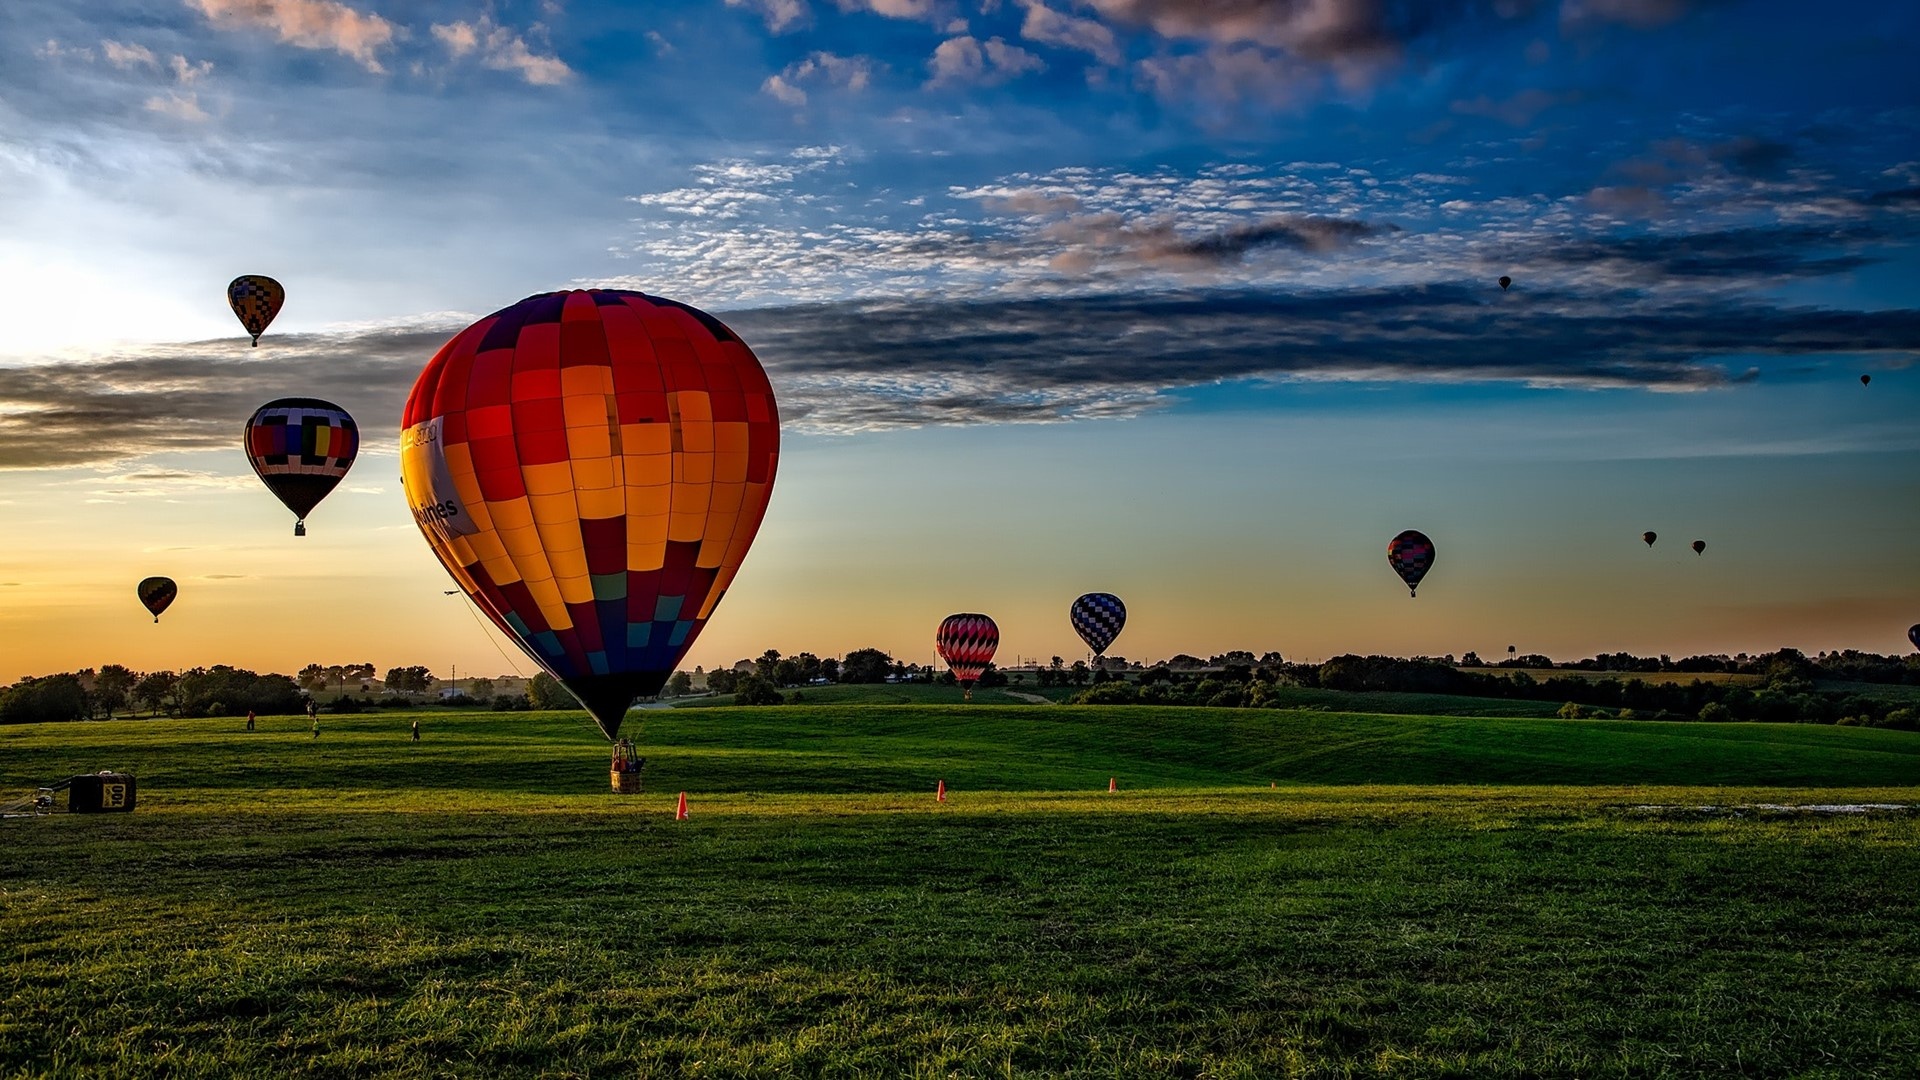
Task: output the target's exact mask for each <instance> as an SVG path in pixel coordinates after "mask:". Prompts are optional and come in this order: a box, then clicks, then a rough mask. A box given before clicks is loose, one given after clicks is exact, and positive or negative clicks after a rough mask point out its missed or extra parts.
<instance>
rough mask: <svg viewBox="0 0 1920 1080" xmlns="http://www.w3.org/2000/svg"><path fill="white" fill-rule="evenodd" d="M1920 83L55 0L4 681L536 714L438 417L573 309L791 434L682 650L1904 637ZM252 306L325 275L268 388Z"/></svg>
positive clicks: (1533, 56) (1534, 21)
mask: <svg viewBox="0 0 1920 1080" xmlns="http://www.w3.org/2000/svg"><path fill="white" fill-rule="evenodd" d="M1916 43H1920V10H1916V9H1913V8H1911V6H1909V5H1893V4H1867V3H1859V4H1840V5H1808V4H1804V3H1786V2H1772V0H1718V2H1715V0H1557V2H1556V0H1493V2H1477V0H1433V2H1426V3H1413V2H1403V0H1271V2H1264V3H1263V2H1259V0H968V2H957V0H956V2H943V0H689V2H684V3H670V4H658V5H648V4H640V3H612V2H583V0H535V2H497V3H482V2H476V0H449V2H440V0H8V2H7V3H6V4H4V5H0V537H4V545H0V682H5V681H10V680H12V679H16V678H18V677H20V676H22V675H31V674H43V673H48V672H53V671H63V670H72V669H74V668H78V667H83V666H97V665H100V664H104V663H122V664H126V665H128V666H131V667H134V668H137V669H154V668H180V667H187V666H193V665H196V664H212V663H230V664H236V665H240V666H243V667H250V668H254V669H256V670H279V671H291V670H294V669H296V668H298V667H300V666H303V665H304V664H306V663H309V662H319V663H323V664H326V663H343V662H369V663H374V664H376V665H377V666H378V667H380V668H381V669H382V670H384V669H385V668H387V667H390V666H401V665H411V664H416V663H418V664H426V665H428V666H429V667H431V668H433V669H434V670H435V671H436V672H437V673H439V674H441V675H443V676H445V675H447V674H450V672H451V669H452V668H453V667H454V666H455V665H457V667H458V669H459V670H460V671H461V672H463V673H473V674H500V673H505V672H509V671H519V672H523V673H530V672H531V671H532V670H534V669H533V666H532V665H531V664H530V662H529V661H527V660H526V659H525V658H524V657H523V656H521V655H520V654H519V653H518V652H517V651H516V650H515V649H514V648H513V647H512V646H511V645H510V644H508V643H506V642H504V641H503V639H502V638H500V636H499V635H498V634H497V633H495V632H493V631H492V630H491V629H490V628H487V627H484V626H482V624H481V622H480V620H479V619H478V618H477V616H476V615H475V613H474V612H473V610H472V609H471V608H470V607H469V606H468V605H467V602H466V601H465V599H464V598H463V597H460V596H457V595H456V596H448V595H446V594H445V592H444V590H446V589H450V588H452V587H453V585H452V582H451V581H450V580H449V579H448V578H447V576H446V575H445V573H444V572H443V571H442V570H441V569H440V568H439V565H438V563H437V562H436V561H435V559H434V558H433V556H432V554H431V552H430V551H429V549H428V547H427V545H426V543H425V542H424V540H423V539H422V538H421V537H420V535H419V533H418V531H417V529H416V527H415V526H414V524H413V521H412V519H411V516H410V514H409V512H408V509H407V507H406V505H405V503H404V500H403V498H402V494H401V491H400V484H399V478H398V457H397V445H396V444H397V434H398V427H399V417H400V411H401V406H402V404H403V403H404V401H405V398H406V394H407V391H408V390H409V389H410V387H411V385H412V383H413V381H414V379H415V377H416V376H417V375H418V373H419V371H420V369H421V366H422V365H423V364H424V363H425V361H426V360H427V359H428V358H429V357H430V356H431V355H432V354H433V352H434V351H435V349H437V348H438V347H439V345H440V344H441V343H442V342H444V341H445V340H446V339H447V338H449V337H450V336H452V335H453V334H454V333H455V332H457V331H458V330H459V329H461V328H462V327H464V326H466V325H468V324H469V323H471V322H472V321H474V320H475V319H478V318H480V317H482V316H484V315H486V314H488V313H489V312H492V311H495V310H498V309H500V308H503V307H506V306H508V305H510V304H512V303H514V302H516V301H518V300H519V299H521V298H522V297H525V296H528V295H531V294H534V293H538V292H543V291H548V290H552V289H559V288H570V287H588V286H610V287H619V288H633V289H641V290H644V291H646V292H649V293H653V294H656V295H662V296H667V297H671V298H673V299H675V300H679V301H683V302H686V303H690V304H693V305H696V306H698V307H700V308H702V309H705V310H707V311H710V312H714V313H716V314H718V315H720V316H721V317H722V318H723V319H724V320H725V321H726V322H727V323H728V324H729V325H730V326H732V327H733V328H734V329H735V330H736V331H737V332H738V333H739V334H740V335H741V336H742V337H743V338H744V339H745V340H746V342H747V343H748V344H749V345H750V346H752V347H753V349H754V351H755V352H756V353H757V355H758V356H759V357H760V359H761V360H762V362H763V363H764V364H765V365H766V367H767V370H768V372H769V375H770V377H771V379H772V383H773V386H774V389H775V393H776V395H777V397H778V400H779V403H780V411H781V417H782V428H783V443H782V456H781V461H780V473H779V478H778V481H777V484H776V487H775V491H774V494H773V498H772V503H771V505H770V507H769V510H768V515H767V518H766V522H765V524H764V526H763V527H762V529H761V532H760V536H759V538H758V540H757V541H756V543H755V546H754V548H753V551H752V553H751V554H750V555H749V556H748V558H747V561H746V564H745V566H744V568H743V569H742V571H741V573H740V575H739V577H738V578H737V579H736V580H735V582H734V585H733V587H732V589H731V590H730V591H729V593H728V596H727V599H726V601H725V603H724V604H722V605H721V607H720V609H719V610H718V612H717V613H716V615H715V617H714V618H713V620H712V621H711V622H710V623H709V624H708V626H707V628H706V629H705V631H704V633H703V635H702V637H701V638H700V639H699V641H698V642H697V644H696V645H695V647H694V649H693V650H692V652H691V653H689V655H688V657H687V659H686V666H687V667H689V668H691V667H693V666H694V665H696V664H698V665H702V666H707V667H711V666H714V665H716V664H726V663H731V662H732V661H734V660H736V659H738V658H741V657H745V656H756V655H758V654H759V653H760V652H762V651H763V650H765V649H767V648H774V649H778V650H780V651H781V652H783V653H789V654H790V653H795V652H799V651H802V650H805V651H811V652H815V653H817V654H820V655H834V654H843V653H845V652H847V651H849V650H852V649H856V648H862V647H869V646H871V647H878V648H882V649H885V650H887V651H888V652H891V653H893V654H894V655H895V656H897V657H900V658H901V659H905V660H910V661H918V662H927V661H930V660H931V659H932V636H933V630H934V628H935V627H936V626H937V624H938V623H939V621H940V619H941V618H942V617H943V616H945V615H946V614H948V613H951V612H955V611H981V612H986V613H988V614H991V615H993V616H994V617H995V618H996V620H997V621H998V622H999V625H1000V627H1001V634H1002V643H1001V652H1002V656H1001V659H1002V660H1003V662H1013V661H1015V660H1016V659H1017V658H1021V657H1034V656H1038V657H1041V658H1043V659H1044V658H1047V657H1050V656H1052V655H1063V656H1066V657H1069V658H1071V657H1075V656H1079V655H1082V654H1084V651H1085V650H1084V646H1082V645H1081V643H1080V642H1079V640H1078V638H1076V637H1075V636H1074V634H1073V632H1072V629H1071V626H1070V624H1069V623H1068V620H1067V607H1068V604H1069V603H1070V602H1071V601H1072V599H1073V598H1074V597H1075V596H1077V595H1079V594H1080V593H1082V592H1088V591H1107V592H1113V593H1116V594H1118V595H1120V596H1121V597H1122V598H1123V599H1124V600H1125V601H1126V602H1127V605H1128V610H1129V622H1128V625H1127V628H1126V630H1125V631H1124V632H1123V633H1122V634H1121V636H1120V638H1119V639H1118V640H1117V641H1116V642H1115V643H1114V645H1113V646H1112V648H1111V649H1110V652H1111V653H1113V654H1118V655H1121V656H1126V657H1129V658H1133V659H1147V660H1152V659H1160V658H1165V657H1168V656H1171V655H1173V654H1175V653H1179V652H1186V653H1193V654H1196V655H1201V656H1205V655H1209V654H1211V653H1216V652H1222V651H1225V650H1228V649H1236V648H1245V649H1251V650H1253V651H1254V652H1256V653H1258V652H1264V651H1268V650H1277V651H1280V652H1282V653H1283V654H1285V655H1286V656H1288V657H1289V658H1293V659H1315V658H1324V657H1326V656H1330V655H1335V654H1338V653H1343V652H1360V653H1369V652H1387V653H1397V654H1402V655H1412V654H1428V655H1441V654H1447V653H1452V654H1456V655H1459V654H1464V653H1465V652H1467V651H1469V650H1472V651H1477V652H1479V653H1480V654H1482V655H1483V656H1487V657H1489V658H1491V657H1494V656H1504V655H1505V650H1506V647H1507V646H1508V645H1509V644H1512V645H1515V646H1516V647H1517V648H1518V649H1519V650H1520V651H1522V652H1542V653H1547V654H1549V655H1552V656H1556V657H1558V658H1561V659H1573V658H1577V657H1580V656H1588V655H1593V654H1594V653H1597V652H1603V651H1605V652H1611V651H1617V650H1628V651H1632V652H1636V653H1641V654H1658V653H1668V654H1672V655H1674V656H1680V655H1687V654H1692V653H1700V652H1726V653H1734V652H1741V651H1746V652H1759V651H1765V650H1769V649H1773V648H1776V647H1780V646H1783V645H1784V646H1793V647H1796V648H1801V649H1804V650H1806V651H1809V652H1815V651H1820V650H1824V649H1841V648H1858V649H1865V650H1870V651H1875V652H1903V651H1906V649H1907V644H1906V641H1905V635H1906V628H1907V627H1908V626H1909V625H1911V624H1913V623H1915V622H1920V560H1917V559H1915V558H1914V556H1913V554H1912V548H1913V543H1914V538H1915V537H1916V536H1920V421H1916V417H1920V365H1916V359H1920V137H1916V136H1915V134H1914V132H1915V131H1916V130H1920V68H1916V67H1915V65H1914V64H1913V63H1912V60H1911V57H1912V54H1913V51H1914V49H1913V47H1914V45H1915V44H1916ZM243 273H262V274H271V275H272V276H274V277H276V278H277V279H279V280H280V281H281V282H283V283H284V284H285V285H286V288H287V293H288V300H287V303H286V307H285V309H284V310H283V312H282V313H281V315H280V317H279V319H278V321H276V322H275V324H274V325H273V327H272V329H271V330H270V331H269V332H268V334H267V335H266V337H264V338H263V339H262V341H261V344H260V346H259V348H257V349H253V348H249V347H248V344H247V339H246V336H245V335H244V334H242V333H241V332H240V329H239V326H238V324H237V322H236V321H235V320H234V319H233V317H232V315H231V313H230V312H229V311H228V310H227V307H226V304H225V295H224V288H225V284H226V282H227V281H228V280H229V279H231V278H233V277H234V276H236V275H238V274H243ZM1502 275H1506V276H1509V277H1511V279H1512V284H1511V287H1510V288H1508V289H1505V290H1503V289H1502V288H1501V287H1500V286H1499V284H1498V279H1499V278H1500V277H1501V276H1502ZM1863 375H1866V376H1870V377H1871V380H1872V381H1871V384H1870V385H1866V386H1863V385H1862V384H1861V381H1860V378H1861V376H1863ZM288 395H301V396H318V397H324V398H327V399H329V400H332V401H336V402H338V403H340V404H341V405H343V406H345V407H346V408H347V409H348V410H349V411H351V412H352V413H353V414H354V416H355V417H356V418H357V419H358V422H359V426H360V429H361V432H362V437H363V440H364V445H363V449H362V452H361V454H360V458H359V460H358V462H357V463H356V464H355V466H354V468H353V471H352V473H351V474H350V475H349V476H348V478H347V480H346V481H345V483H343V484H342V486H341V487H340V489H338V490H337V491H336V492H335V493H334V494H333V495H332V496H331V497H330V498H329V499H328V500H327V501H326V502H325V503H323V504H322V505H321V507H320V508H319V509H318V510H316V511H315V512H314V514H313V515H312V517H311V518H310V520H309V535H308V536H306V537H304V538H300V539H295V538H294V537H292V536H291V535H290V533H291V529H290V526H291V516H290V515H289V514H288V513H287V512H286V510H285V509H284V508H283V507H281V506H280V504H279V503H278V502H276V501H275V500H274V499H273V498H272V497H271V496H270V495H269V494H268V493H267V492H266V491H265V490H264V489H263V488H262V487H261V486H260V485H259V482H258V481H257V479H256V478H255V477H254V476H253V475H252V473H251V471H250V469H249V468H248V465H247V463H246V459H245V458H244V456H243V455H242V453H241V451H240V447H239V441H238V433H239V430H240V427H241V425H242V424H243V423H244V421H245V419H246V417H247V416H248V415H249V414H250V413H251V412H252V411H253V409H254V408H255V407H256V406H257V405H259V404H261V403H263V402H264V401H266V400H268V399H270V398H274V397H280V396H288ZM1406 528H1418V529H1420V530H1422V531H1424V532H1426V533H1427V534H1428V535H1429V536H1431V537H1432V538H1433V540H1434V542H1435V545H1436V547H1437V550H1438V554H1437V559H1436V563H1435V567H1434V569H1433V571H1432V572H1431V573H1430V574H1429V576H1428V578H1427V580H1426V582H1425V583H1423V584H1422V586H1421V589H1420V595H1419V596H1418V598H1417V599H1414V598H1410V597H1409V596H1408V595H1407V593H1406V591H1405V589H1404V588H1403V587H1402V586H1401V585H1400V584H1399V582H1398V579H1397V578H1395V577H1394V576H1393V574H1392V572H1391V570H1390V569H1389V568H1388V566H1387V564H1386V559H1385V548H1386V542H1387V540H1388V539H1389V538H1391V537H1392V536H1393V535H1394V534H1395V533H1397V532H1399V531H1400V530H1402V529H1406ZM1646 530H1654V531H1656V532H1657V533H1658V534H1659V536H1660V539H1659V541H1658V542H1657V543H1656V544H1655V545H1654V546H1653V547H1652V548H1648V547H1647V546H1645V545H1644V544H1642V543H1641V541H1640V534H1641V533H1642V532H1643V531H1646ZM1694 539H1704V540H1705V541H1706V542H1707V550H1706V552H1705V554H1704V555H1699V556H1696V555H1695V554H1694V553H1693V552H1692V551H1691V550H1689V549H1688V547H1687V545H1688V544H1689V542H1690V541H1692V540H1694ZM150 574H162V575H167V576H171V577H173V578H174V579H176V580H177V581H178V582H179V583H180V599H179V601H178V602H176V604H175V605H174V607H173V608H172V609H171V610H170V611H168V612H167V614H166V616H165V618H164V619H163V620H162V622H161V623H160V624H159V625H158V626H155V625H153V624H152V623H151V621H150V620H149V619H148V617H147V616H146V615H145V614H144V612H143V610H142V609H141V608H140V607H139V605H138V603H137V601H136V600H135V598H134V595H133V584H134V582H136V581H137V580H139V579H140V578H142V577H145V576H148V575H150Z"/></svg>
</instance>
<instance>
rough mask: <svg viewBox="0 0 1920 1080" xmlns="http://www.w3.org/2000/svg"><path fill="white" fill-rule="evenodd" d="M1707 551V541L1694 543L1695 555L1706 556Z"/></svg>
mask: <svg viewBox="0 0 1920 1080" xmlns="http://www.w3.org/2000/svg"><path fill="white" fill-rule="evenodd" d="M1706 550H1707V542H1706V541H1705V540H1695V541H1694V542H1693V553H1694V554H1695V555H1701V554H1704V553H1705V552H1706Z"/></svg>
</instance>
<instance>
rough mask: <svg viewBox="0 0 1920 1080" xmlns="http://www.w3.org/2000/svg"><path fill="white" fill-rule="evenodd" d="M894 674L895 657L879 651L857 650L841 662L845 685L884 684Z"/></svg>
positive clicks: (842, 677)
mask: <svg viewBox="0 0 1920 1080" xmlns="http://www.w3.org/2000/svg"><path fill="white" fill-rule="evenodd" d="M892 673H893V657H891V656H888V655H887V654H886V653H884V652H881V651H880V650H879V649H855V650H853V651H852V652H850V653H848V654H847V658H846V659H845V660H842V661H841V662H840V681H841V682H844V683H883V682H886V681H887V676H888V675H891V674H892Z"/></svg>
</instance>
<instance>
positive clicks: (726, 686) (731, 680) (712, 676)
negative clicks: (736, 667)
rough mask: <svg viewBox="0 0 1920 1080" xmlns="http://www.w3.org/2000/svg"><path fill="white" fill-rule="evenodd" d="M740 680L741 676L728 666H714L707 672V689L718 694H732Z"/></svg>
mask: <svg viewBox="0 0 1920 1080" xmlns="http://www.w3.org/2000/svg"><path fill="white" fill-rule="evenodd" d="M739 682H740V676H739V675H738V674H736V673H734V672H732V671H729V670H727V669H726V668H714V669H713V670H712V671H709V672H707V689H708V690H710V691H712V692H713V693H716V694H731V693H733V688H734V687H735V686H736V685H737V684H738V683H739Z"/></svg>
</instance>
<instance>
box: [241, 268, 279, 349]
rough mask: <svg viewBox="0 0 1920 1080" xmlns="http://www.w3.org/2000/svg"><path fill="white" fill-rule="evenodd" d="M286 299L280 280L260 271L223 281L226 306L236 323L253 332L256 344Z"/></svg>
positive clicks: (248, 331)
mask: <svg viewBox="0 0 1920 1080" xmlns="http://www.w3.org/2000/svg"><path fill="white" fill-rule="evenodd" d="M286 302H287V290H285V289H283V288H281V287H280V283H279V282H277V281H275V280H273V279H272V278H270V277H266V276H264V275H261V274H242V275H240V276H239V277H237V278H234V279H233V280H232V281H231V282H229V283H228V284H227V306H228V307H231V308H232V309H233V313H234V314H235V315H237V316H239V317H240V325H241V326H244V327H246V328H247V333H249V334H252V335H253V343H254V345H255V346H256V347H257V346H258V345H259V344H260V335H261V334H264V333H266V332H267V324H268V323H271V322H272V321H273V317H274V316H275V315H278V314H280V305H281V304H284V303H286Z"/></svg>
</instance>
